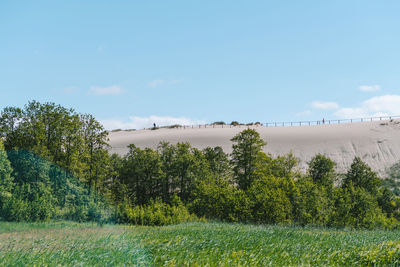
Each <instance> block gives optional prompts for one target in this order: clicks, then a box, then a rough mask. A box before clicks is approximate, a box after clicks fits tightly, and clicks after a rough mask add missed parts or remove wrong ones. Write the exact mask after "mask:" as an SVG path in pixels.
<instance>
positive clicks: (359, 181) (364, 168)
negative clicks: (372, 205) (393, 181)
mask: <svg viewBox="0 0 400 267" xmlns="http://www.w3.org/2000/svg"><path fill="white" fill-rule="evenodd" d="M381 183H382V182H381V180H380V179H379V177H378V175H377V174H376V172H373V171H372V170H371V168H370V167H369V166H368V165H367V164H366V163H364V162H363V161H362V160H361V159H360V158H359V157H355V158H354V160H353V163H352V164H351V166H350V169H349V170H348V172H347V173H346V176H345V178H344V180H343V184H342V186H343V187H345V188H348V187H350V185H353V186H354V187H360V188H364V189H365V190H367V191H368V192H369V193H371V194H377V192H378V188H379V186H380V185H381Z"/></svg>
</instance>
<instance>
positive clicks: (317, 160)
mask: <svg viewBox="0 0 400 267" xmlns="http://www.w3.org/2000/svg"><path fill="white" fill-rule="evenodd" d="M335 166H336V163H335V162H334V161H333V160H331V159H330V158H328V157H326V156H325V155H322V154H317V155H316V156H314V157H313V158H312V159H311V160H310V162H309V163H308V173H309V175H310V177H311V179H312V180H313V182H314V183H315V184H318V185H324V186H332V185H333V182H334V179H335Z"/></svg>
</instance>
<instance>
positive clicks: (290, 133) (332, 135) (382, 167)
mask: <svg viewBox="0 0 400 267" xmlns="http://www.w3.org/2000/svg"><path fill="white" fill-rule="evenodd" d="M248 127H249V128H253V129H256V130H257V131H258V132H259V133H260V135H261V138H263V139H264V140H265V141H266V142H267V145H266V146H265V147H264V152H266V153H270V154H272V155H273V156H277V155H282V154H286V153H289V152H291V151H292V152H293V154H294V155H295V156H296V157H298V158H299V159H300V164H299V168H300V170H302V171H305V169H306V167H307V162H308V161H309V160H310V159H311V158H312V157H313V156H314V155H315V154H317V153H323V154H325V155H327V156H329V157H330V158H332V159H333V160H334V161H335V162H336V163H337V170H338V171H339V172H343V171H345V170H346V169H347V168H348V167H349V166H350V164H351V162H352V160H353V158H354V157H355V156H359V157H361V158H362V159H363V160H364V161H365V162H366V163H368V164H369V165H370V166H371V168H372V169H373V170H374V171H376V172H378V173H379V174H381V175H383V174H384V173H385V171H386V169H387V168H389V167H390V166H392V165H393V164H395V163H397V162H399V161H400V119H396V120H387V121H372V122H356V123H346V124H324V125H313V126H287V127H265V126H240V127H239V126H236V127H230V126H229V125H228V126H224V127H223V128H222V127H221V126H219V127H212V126H210V127H208V128H191V127H188V128H186V129H168V128H160V129H158V130H137V131H118V132H110V133H109V139H110V142H109V143H110V145H111V148H110V152H111V153H118V154H120V155H124V154H126V152H127V151H128V149H127V146H128V145H129V144H135V145H136V146H138V147H141V148H144V147H151V148H153V149H155V148H157V145H158V144H159V142H160V141H168V142H170V143H173V144H175V143H177V142H189V143H190V144H191V145H192V146H193V147H196V148H199V149H202V148H205V147H207V146H212V147H214V146H221V147H222V148H223V149H224V151H225V152H227V153H230V152H231V151H232V143H231V141H230V139H231V138H232V137H233V136H235V135H236V134H237V133H239V132H240V131H242V130H243V129H246V128H248Z"/></svg>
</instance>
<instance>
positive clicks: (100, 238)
mask: <svg viewBox="0 0 400 267" xmlns="http://www.w3.org/2000/svg"><path fill="white" fill-rule="evenodd" d="M379 263H380V264H382V265H383V264H385V265H386V264H391V265H399V263H400V231H381V230H379V231H352V230H334V229H323V228H322V229H319V228H298V227H281V226H254V225H240V224H236V225H235V224H223V223H191V224H181V225H174V226H166V227H137V226H115V225H105V226H103V227H100V226H97V225H96V224H78V223H70V222H58V223H48V224H27V223H4V222H2V223H0V266H9V265H10V266H23V265H30V266H32V265H36V266H38V265H49V266H54V265H63V266H65V265H67V266H88V265H97V266H103V265H107V266H123V265H125V266H131V265H139V266H151V265H156V266H160V265H163V266H176V265H178V266H182V265H184V266H185V265H190V266H196V265H199V266H203V265H209V266H224V265H225V266H238V265H242V266H254V265H274V266H277V265H292V266H293V265H321V266H322V265H374V264H379Z"/></svg>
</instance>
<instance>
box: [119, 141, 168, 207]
mask: <svg viewBox="0 0 400 267" xmlns="http://www.w3.org/2000/svg"><path fill="white" fill-rule="evenodd" d="M128 147H129V152H128V154H127V155H126V156H125V158H124V161H123V167H122V173H121V179H122V183H124V184H125V185H127V189H128V191H129V195H128V197H129V198H130V200H131V203H134V204H138V205H144V204H147V203H148V202H149V201H150V199H155V198H157V197H159V196H160V195H161V192H160V191H161V190H160V188H161V185H160V183H161V177H162V169H161V161H160V157H159V155H158V153H157V152H156V151H154V150H152V149H150V148H145V149H140V148H138V147H136V146H135V145H133V144H132V145H129V146H128Z"/></svg>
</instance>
